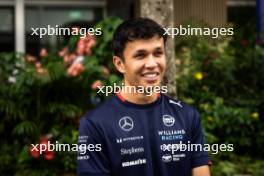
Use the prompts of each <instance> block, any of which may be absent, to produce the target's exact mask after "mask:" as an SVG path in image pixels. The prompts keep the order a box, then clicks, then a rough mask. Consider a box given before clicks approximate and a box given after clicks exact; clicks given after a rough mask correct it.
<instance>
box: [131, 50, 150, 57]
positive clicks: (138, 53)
mask: <svg viewBox="0 0 264 176" xmlns="http://www.w3.org/2000/svg"><path fill="white" fill-rule="evenodd" d="M146 52H147V51H146V50H143V49H140V50H137V51H136V52H135V53H134V54H133V57H136V56H137V55H140V54H145V53H146Z"/></svg>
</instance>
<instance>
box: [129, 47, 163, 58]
mask: <svg viewBox="0 0 264 176" xmlns="http://www.w3.org/2000/svg"><path fill="white" fill-rule="evenodd" d="M157 50H158V51H163V49H162V47H160V46H158V47H156V48H154V50H153V51H157ZM146 52H147V51H146V50H144V49H140V50H137V51H136V52H135V53H134V54H133V57H136V56H137V55H139V54H145V53H146Z"/></svg>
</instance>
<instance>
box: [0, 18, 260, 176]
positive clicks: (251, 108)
mask: <svg viewBox="0 0 264 176" xmlns="http://www.w3.org/2000/svg"><path fill="white" fill-rule="evenodd" d="M120 22H121V20H119V19H114V18H109V19H106V20H104V21H102V22H100V23H98V24H97V25H96V27H101V28H102V31H103V35H102V36H99V37H97V38H96V45H95V46H94V47H93V48H92V51H91V54H89V55H86V56H85V58H84V61H83V62H82V63H81V66H83V67H84V70H83V69H81V70H82V71H80V72H78V74H77V75H75V76H71V75H69V67H70V66H69V63H65V60H67V58H68V57H69V56H71V54H72V53H75V52H76V50H78V46H79V42H80V39H79V37H72V38H71V39H70V40H69V41H68V44H67V52H68V53H67V54H66V55H61V54H57V53H48V54H45V55H43V56H41V57H40V58H38V62H37V63H36V61H32V59H28V58H27V56H26V55H22V54H18V53H1V54H0V75H1V76H0V85H1V86H0V116H1V119H0V137H1V139H2V141H3V142H1V145H0V173H4V174H5V175H16V176H24V175H32V176H34V175H36V176H46V175H49V176H50V175H67V176H69V175H75V170H76V153H74V152H56V153H53V154H52V155H50V157H47V156H45V155H40V156H39V155H34V153H31V152H30V144H37V143H41V142H43V137H45V138H46V139H47V138H48V139H50V140H51V141H54V142H55V141H58V142H60V143H70V144H74V143H76V142H77V136H78V125H79V119H80V117H81V116H82V115H83V114H84V113H85V112H86V111H87V110H89V109H91V108H94V107H95V106H96V105H97V104H98V103H100V102H101V101H103V100H104V99H105V98H106V97H104V96H103V95H98V94H97V93H96V87H95V85H103V84H107V85H111V84H113V83H114V82H118V81H119V80H120V79H119V77H118V75H117V73H116V72H114V69H113V65H112V64H111V55H112V53H111V50H110V45H109V42H110V40H111V38H112V34H113V31H114V30H115V28H116V27H117V25H118V24H120ZM248 33H252V34H253V33H254V29H251V28H248V27H245V29H244V30H241V31H235V36H234V37H232V38H221V39H219V40H213V41H212V40H208V39H206V38H202V37H186V38H183V39H181V40H180V42H178V43H177V48H176V54H177V58H176V63H177V75H176V77H177V89H178V97H179V99H181V100H183V101H185V102H187V103H189V104H191V105H193V106H195V107H197V108H198V109H199V112H200V114H201V119H202V123H203V126H204V128H205V132H206V139H207V142H208V143H219V144H221V143H232V144H234V149H235V151H234V152H220V153H218V154H217V155H213V154H211V158H212V162H213V166H212V171H213V175H216V176H217V175H219V176H220V175H221V176H223V175H227V176H229V175H235V174H250V175H254V176H258V175H259V176H260V175H264V170H263V167H264V159H263V157H262V156H264V152H263V150H261V149H262V146H263V144H264V131H263V130H262V129H263V128H264V123H263V118H264V117H263V116H264V114H263V106H264V93H263V87H264V85H263V84H264V79H263V77H264V59H263V57H264V49H263V42H262V41H260V40H256V36H253V35H252V36H250V38H244V36H248V35H246V34H248ZM62 48H64V47H62ZM64 49H65V48H64ZM64 49H62V51H63V50H64ZM38 63H41V66H40V65H39V64H38ZM35 154H36V153H35Z"/></svg>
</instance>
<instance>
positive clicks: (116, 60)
mask: <svg viewBox="0 0 264 176" xmlns="http://www.w3.org/2000/svg"><path fill="white" fill-rule="evenodd" d="M113 64H114V65H115V68H116V69H117V70H118V71H119V72H120V73H123V74H124V73H125V66H124V61H123V60H122V59H121V58H120V57H118V56H113Z"/></svg>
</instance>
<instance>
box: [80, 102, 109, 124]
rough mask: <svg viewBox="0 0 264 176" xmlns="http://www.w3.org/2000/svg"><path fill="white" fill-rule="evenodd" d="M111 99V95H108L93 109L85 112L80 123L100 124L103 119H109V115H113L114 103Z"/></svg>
mask: <svg viewBox="0 0 264 176" xmlns="http://www.w3.org/2000/svg"><path fill="white" fill-rule="evenodd" d="M112 101H113V97H110V98H109V99H107V100H106V101H105V102H104V103H102V104H100V105H99V106H98V107H96V108H95V109H92V110H89V111H88V112H86V113H85V114H84V115H83V117H82V118H81V119H80V125H82V124H88V123H91V124H101V123H103V122H104V121H109V120H111V117H112V116H114V104H113V102H112Z"/></svg>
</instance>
